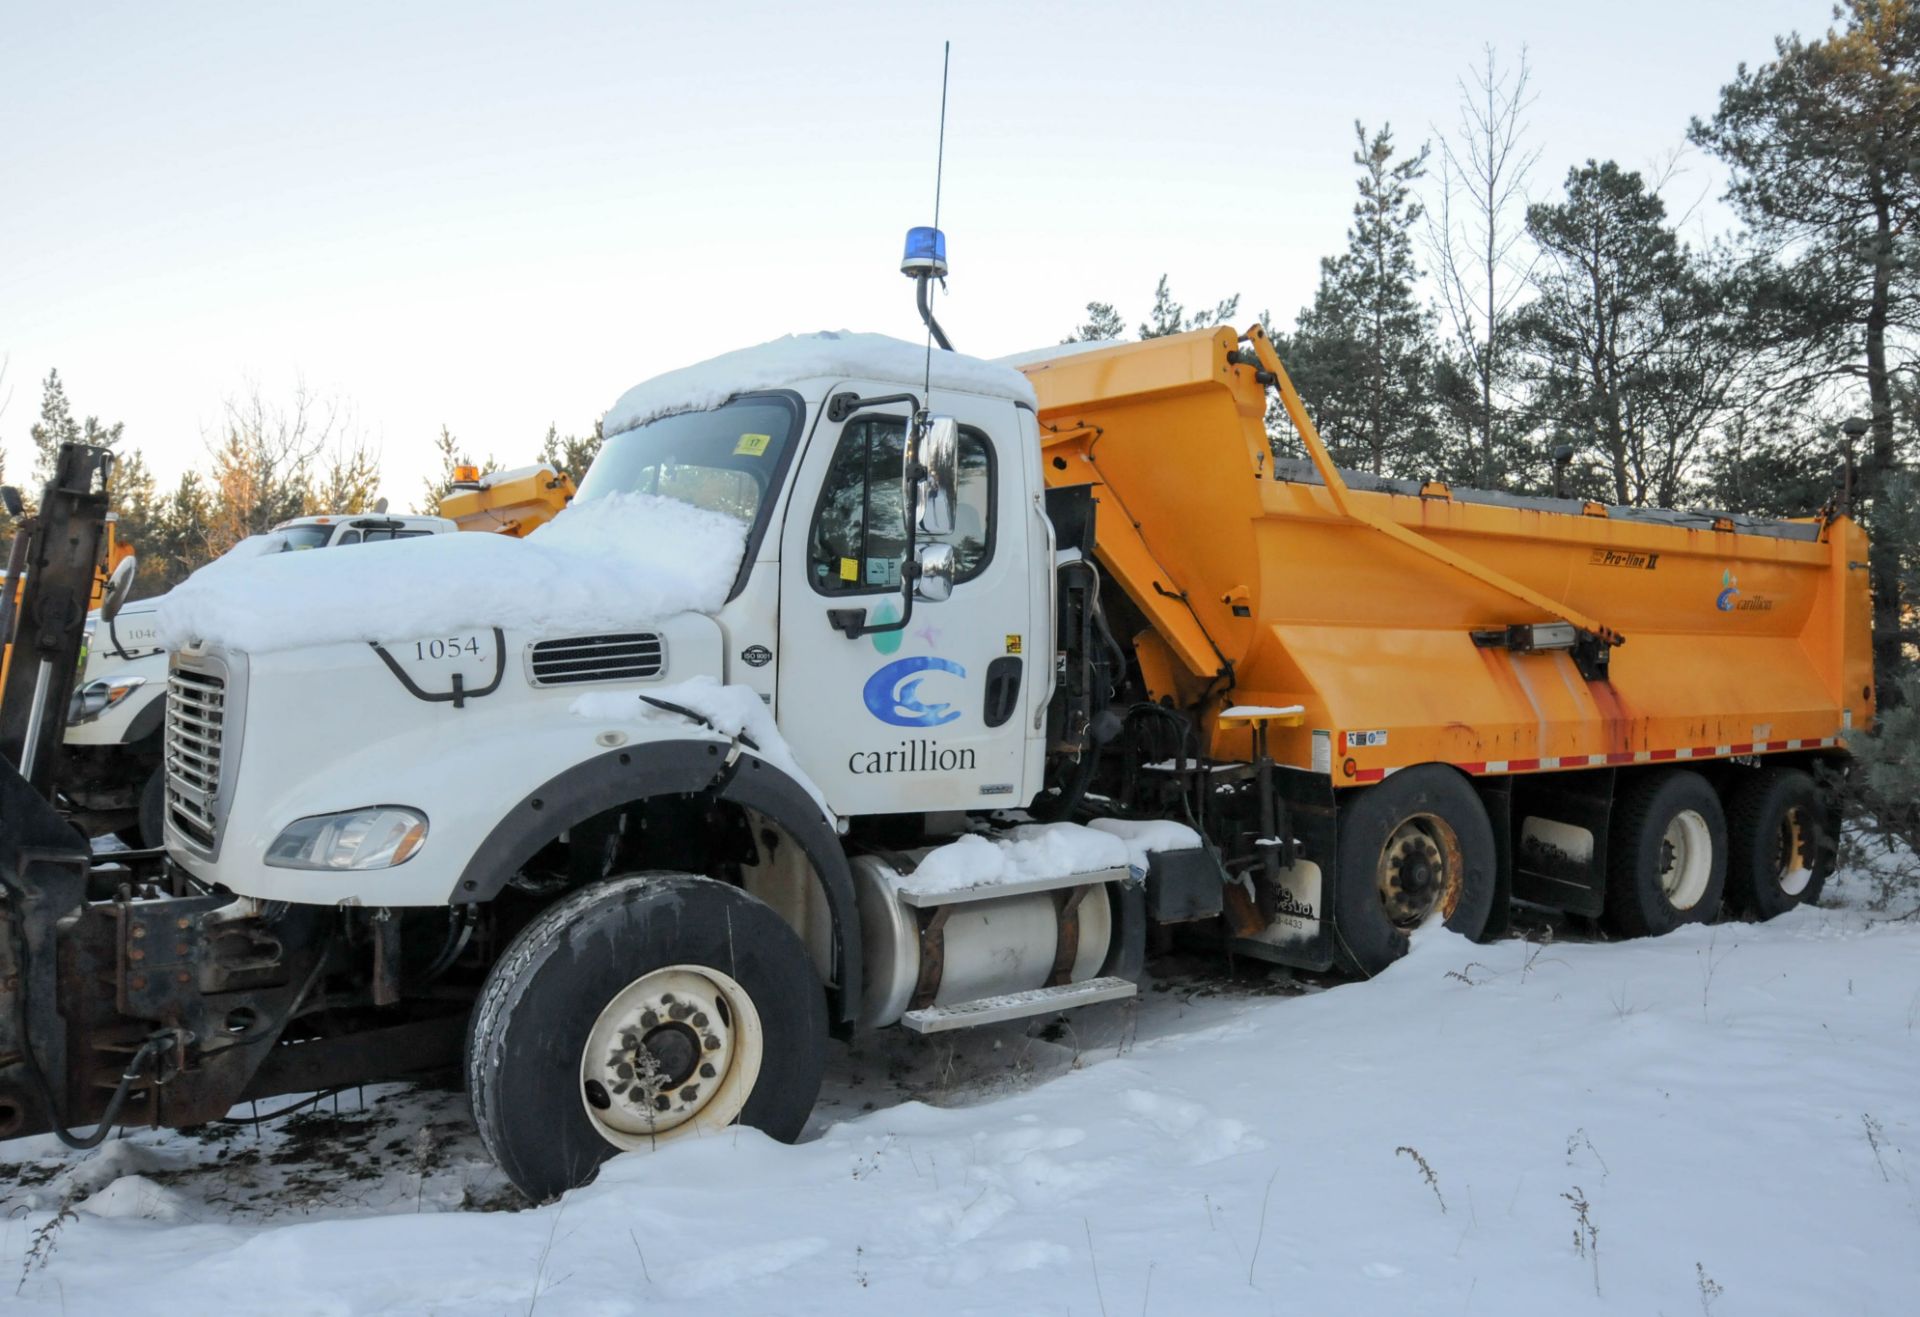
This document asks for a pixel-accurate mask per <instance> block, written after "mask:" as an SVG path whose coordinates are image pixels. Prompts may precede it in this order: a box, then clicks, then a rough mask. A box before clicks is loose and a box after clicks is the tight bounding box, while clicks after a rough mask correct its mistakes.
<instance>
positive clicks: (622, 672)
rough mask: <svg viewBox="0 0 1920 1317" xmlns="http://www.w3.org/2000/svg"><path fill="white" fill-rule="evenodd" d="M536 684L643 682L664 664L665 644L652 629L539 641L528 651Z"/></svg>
mask: <svg viewBox="0 0 1920 1317" xmlns="http://www.w3.org/2000/svg"><path fill="white" fill-rule="evenodd" d="M527 666H528V669H529V671H530V673H531V676H532V680H533V684H534V685H536V686H572V685H576V684H579V683H582V682H589V681H642V680H645V679H646V678H648V677H657V676H659V675H660V672H661V670H662V669H663V668H664V667H665V666H666V647H665V644H664V642H662V640H661V638H660V636H659V635H658V634H656V633H655V632H652V631H629V632H624V633H622V634H618V635H609V636H572V637H569V638H568V639H566V640H542V641H540V642H539V643H538V644H536V645H534V646H533V648H532V649H531V650H530V651H528V655H527Z"/></svg>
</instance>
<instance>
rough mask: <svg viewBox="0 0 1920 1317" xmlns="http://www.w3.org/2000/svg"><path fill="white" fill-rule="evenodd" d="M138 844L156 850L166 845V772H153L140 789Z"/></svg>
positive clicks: (162, 768)
mask: <svg viewBox="0 0 1920 1317" xmlns="http://www.w3.org/2000/svg"><path fill="white" fill-rule="evenodd" d="M138 826H139V837H140V844H141V845H142V846H144V847H147V848H148V849H150V850H151V849H157V848H159V847H161V846H165V845H166V844H167V770H166V766H165V765H162V766H161V767H159V768H156V769H154V770H153V775H152V776H151V777H149V778H148V779H147V784H146V786H144V787H142V788H141V789H140V821H139V825H138Z"/></svg>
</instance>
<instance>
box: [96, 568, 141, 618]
mask: <svg viewBox="0 0 1920 1317" xmlns="http://www.w3.org/2000/svg"><path fill="white" fill-rule="evenodd" d="M139 561H140V560H139V559H138V558H136V557H134V556H133V555H132V554H128V555H127V556H126V557H124V558H122V559H121V560H120V565H119V566H118V567H116V568H114V569H113V575H112V576H109V577H108V578H107V588H106V589H105V590H103V591H101V593H100V620H101V621H102V622H111V621H113V619H114V615H115V614H117V613H118V612H119V611H120V605H122V604H124V603H126V602H127V595H128V593H129V592H131V591H132V589H133V574H134V572H135V571H136V570H138V565H139Z"/></svg>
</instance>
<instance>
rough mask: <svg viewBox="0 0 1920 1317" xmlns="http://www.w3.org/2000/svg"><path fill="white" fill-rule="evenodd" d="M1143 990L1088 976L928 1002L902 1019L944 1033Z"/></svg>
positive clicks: (910, 1025) (917, 1028)
mask: <svg viewBox="0 0 1920 1317" xmlns="http://www.w3.org/2000/svg"><path fill="white" fill-rule="evenodd" d="M1139 991H1140V988H1139V985H1138V984H1136V983H1134V982H1132V981H1131V980H1129V979H1120V978H1113V977H1111V976H1109V977H1107V978H1099V979H1088V980H1087V981H1086V982H1084V983H1063V984H1061V985H1060V986H1059V987H1057V988H1035V989H1033V990H1032V991H1030V992H1009V993H1006V994H1005V995H1003V996H999V997H982V998H980V999H979V1000H978V1001H963V1002H956V1003H954V1004H953V1005H952V1006H927V1007H924V1008H922V1009H920V1010H917V1011H908V1012H907V1013H906V1014H905V1015H903V1016H901V1017H900V1023H901V1024H903V1025H905V1026H906V1027H907V1028H909V1029H911V1030H913V1032H915V1033H944V1032H946V1031H947V1030H948V1029H970V1028H972V1027H973V1026H974V1025H977V1024H998V1023H1000V1021H1002V1020H1018V1019H1020V1018H1021V1017H1022V1016H1027V1015H1047V1014H1050V1013H1052V1012H1054V1011H1064V1010H1067V1009H1069V1008H1070V1007H1074V1006H1091V1005H1093V1004H1094V1003H1095V1002H1100V1001H1119V1000H1120V999H1121V998H1123V997H1131V996H1134V995H1135V994H1136V993H1138V992H1139Z"/></svg>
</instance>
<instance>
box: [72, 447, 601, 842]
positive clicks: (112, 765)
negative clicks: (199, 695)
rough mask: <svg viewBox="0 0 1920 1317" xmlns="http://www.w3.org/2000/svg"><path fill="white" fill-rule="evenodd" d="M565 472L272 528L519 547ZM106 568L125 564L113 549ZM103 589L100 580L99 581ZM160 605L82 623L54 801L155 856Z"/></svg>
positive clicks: (474, 475)
mask: <svg viewBox="0 0 1920 1317" xmlns="http://www.w3.org/2000/svg"><path fill="white" fill-rule="evenodd" d="M573 494H574V485H573V481H572V479H571V478H570V477H569V476H568V475H567V473H566V472H564V471H560V470H558V469H557V468H555V467H553V466H551V465H549V464H547V463H535V464H534V465H531V466H525V467H519V468H517V469H515V470H512V471H498V472H488V473H486V474H482V473H480V472H479V470H478V469H477V468H474V467H461V468H459V469H458V470H456V472H455V478H454V483H453V489H452V491H451V492H450V493H449V494H448V495H447V496H446V497H445V498H444V499H442V500H441V505H440V512H439V514H437V515H433V516H425V515H420V514H394V513H389V512H388V511H387V508H386V500H385V499H381V500H380V501H379V502H378V503H377V504H376V505H375V506H374V509H373V510H372V511H370V512H363V513H330V514H316V515H311V516H304V517H293V518H291V519H289V520H287V521H283V522H281V523H280V524H279V525H277V526H275V527H274V528H273V530H272V532H271V533H273V534H276V535H279V536H281V537H282V539H283V541H284V545H285V548H286V550H287V551H289V552H293V551H300V550H306V549H327V548H343V547H348V546H352V545H358V544H379V543H384V542H386V541H389V540H406V539H415V538H418V537H420V536H423V535H441V534H446V533H448V532H451V531H456V530H458V531H477V532H486V533H492V534H501V535H510V536H514V537H519V536H523V535H527V534H530V533H531V532H532V531H533V530H534V529H536V528H537V527H539V526H542V525H544V524H546V523H547V522H548V521H551V520H552V519H553V518H554V517H555V516H556V515H557V514H558V513H559V512H560V511H561V510H562V509H564V508H565V507H566V505H567V503H568V502H569V501H570V500H571V499H572V498H573ZM111 516H112V514H109V522H108V550H107V556H108V562H109V564H110V567H109V570H112V568H115V567H118V566H119V564H120V562H121V561H124V560H126V559H128V558H131V556H132V550H131V549H130V548H126V547H124V546H117V545H116V543H115V541H114V539H113V521H112V519H111ZM103 583H104V578H103ZM162 597H163V596H157V595H156V596H150V597H148V598H145V599H136V600H133V601H131V602H129V603H127V604H125V605H123V606H122V607H121V608H120V610H119V612H118V614H117V615H116V616H114V617H111V618H108V619H106V620H104V621H103V620H102V618H101V616H100V614H99V610H98V602H99V601H98V599H97V597H96V599H95V611H94V613H93V614H92V616H90V617H89V619H88V628H87V633H86V642H85V645H84V647H83V651H82V652H83V655H84V658H83V660H82V664H83V666H82V670H81V675H80V680H79V682H78V689H76V690H75V692H74V694H73V698H72V700H71V702H70V703H69V705H68V708H67V734H66V746H65V752H64V755H63V757H62V772H61V775H60V783H59V791H60V794H61V796H62V798H63V802H64V805H65V808H66V809H67V812H68V817H69V818H70V819H72V820H73V822H74V824H75V826H77V827H79V828H80V829H81V830H82V831H84V832H85V833H86V834H87V835H88V836H90V837H97V836H102V835H106V834H109V833H111V834H113V835H115V836H117V837H118V839H119V840H120V841H121V842H122V843H123V844H125V845H127V846H132V847H136V848H137V847H157V846H160V845H161V844H162V843H163V841H164V835H163V833H162V830H161V810H162V800H163V785H162V778H163V776H164V774H163V773H162V771H161V759H162V746H161V738H162V731H161V724H162V721H163V719H164V717H165V714H166V686H167V655H166V648H165V646H163V645H161V644H160V643H159V633H158V630H157V628H156V627H155V615H156V613H157V612H158V610H159V607H160V599H161V598H162Z"/></svg>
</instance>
